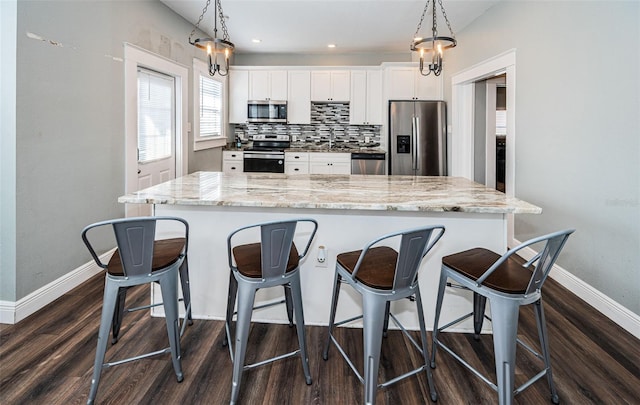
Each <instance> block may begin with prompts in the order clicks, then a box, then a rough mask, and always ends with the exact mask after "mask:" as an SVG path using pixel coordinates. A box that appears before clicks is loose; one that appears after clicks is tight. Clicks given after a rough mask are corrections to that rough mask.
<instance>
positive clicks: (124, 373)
mask: <svg viewBox="0 0 640 405" xmlns="http://www.w3.org/2000/svg"><path fill="white" fill-rule="evenodd" d="M102 289H103V278H102V277H101V276H99V277H95V278H94V279H92V280H89V281H88V282H86V283H85V284H83V285H82V286H80V287H78V288H76V289H75V290H73V291H71V292H70V293H69V294H66V295H65V296H63V297H61V298H60V299H59V300H57V301H55V302H54V303H52V304H51V305H49V306H48V307H47V308H45V309H43V310H41V311H39V312H37V313H36V314H34V315H32V316H30V317H29V318H27V319H25V320H23V321H22V322H20V323H18V324H16V325H1V326H0V404H2V405H12V404H81V403H85V402H86V400H87V395H88V393H89V386H90V381H91V372H92V367H93V359H94V355H95V344H96V339H97V331H98V325H99V318H100V311H101V306H102ZM148 297H149V287H148V286H142V287H138V288H136V289H134V290H131V291H130V293H129V294H128V297H127V303H128V304H129V305H130V304H144V303H145V302H147V301H148V300H149V298H148ZM544 302H545V309H546V316H547V325H548V329H549V338H550V344H551V362H552V365H553V372H554V380H555V383H556V386H557V388H558V393H559V395H560V401H561V403H563V404H640V366H639V364H640V344H639V341H638V339H636V338H634V337H633V336H632V335H630V334H629V333H627V332H625V331H624V330H622V329H621V328H619V327H618V326H616V325H615V324H614V323H613V322H611V321H610V320H608V319H607V318H605V317H604V316H603V315H601V314H600V313H598V312H597V311H596V310H594V309H593V308H591V307H590V306H589V305H587V304H586V303H585V302H583V301H581V300H580V299H579V298H577V297H576V296H575V295H573V294H571V293H569V292H568V291H567V290H565V289H564V288H563V287H561V286H559V285H558V284H557V283H555V282H554V281H553V280H549V281H548V282H547V285H546V286H545V291H544ZM445 303H446V298H445ZM164 328H165V326H164V320H163V319H162V318H160V319H158V318H151V317H150V316H149V315H148V313H147V312H146V311H138V312H136V313H132V314H128V315H126V316H125V319H124V322H123V329H122V332H121V334H122V338H121V340H120V341H119V342H118V343H117V344H116V345H113V346H111V345H110V346H109V348H108V350H107V359H117V358H122V357H124V356H129V355H132V354H135V353H142V352H144V351H145V350H149V349H152V348H162V347H165V346H167V338H166V332H165V329H164ZM223 331H224V328H223V323H222V322H220V321H204V320H195V321H194V324H193V325H192V326H188V327H187V331H186V333H185V335H184V336H183V338H182V356H183V360H182V364H183V369H184V374H185V378H184V381H183V382H182V383H177V382H176V379H175V375H174V373H173V368H172V366H171V361H170V358H169V355H161V356H157V357H154V358H151V359H145V360H141V361H137V362H133V363H128V364H125V365H121V366H117V367H112V368H110V369H107V370H105V371H103V373H102V379H101V382H100V387H99V390H98V397H97V403H102V404H116V403H118V404H123V403H124V404H181V405H188V404H224V403H228V402H229V397H230V390H231V360H230V358H229V352H228V350H227V348H225V347H222V345H221V342H222V337H223ZM519 334H520V337H521V338H522V339H524V340H525V341H527V342H529V343H533V344H534V345H535V347H537V332H536V325H535V318H534V316H533V311H532V310H531V309H530V308H523V309H522V312H521V320H520V329H519ZM336 335H337V338H338V339H339V340H340V341H341V342H343V345H344V347H345V349H346V350H347V352H348V353H349V354H350V355H351V356H353V359H354V360H355V363H356V366H357V367H359V368H360V369H362V360H361V356H362V350H361V341H362V335H361V330H359V329H349V328H340V329H339V330H338V331H337V332H336ZM442 336H443V340H445V338H446V342H447V343H448V344H449V345H450V346H451V347H452V348H453V349H454V350H456V351H457V352H458V353H460V354H461V355H463V357H464V358H466V359H467V360H468V361H469V362H470V363H472V364H473V365H475V366H477V367H479V368H480V369H481V370H483V371H484V372H485V373H486V374H487V375H489V376H490V378H492V379H493V378H495V373H494V367H493V349H492V340H491V336H490V335H483V336H482V338H481V339H480V341H475V340H474V339H473V337H472V336H471V335H465V334H454V333H448V334H443V335H442ZM325 339H326V329H325V328H323V327H317V326H308V327H307V342H308V345H309V356H310V366H311V375H312V377H313V384H312V385H310V386H307V385H306V384H305V382H304V376H303V373H302V367H301V364H300V360H299V358H298V357H294V358H290V359H287V360H283V361H280V362H277V363H273V364H271V365H267V366H263V367H260V368H256V369H253V370H248V371H245V373H244V378H243V381H242V391H241V396H240V402H241V403H243V404H358V403H362V398H363V396H362V391H363V387H362V385H361V384H360V382H359V381H358V379H357V378H356V377H355V376H354V375H353V373H352V372H351V370H350V369H349V367H348V366H347V364H346V363H345V362H344V361H343V360H342V358H341V357H340V355H339V353H338V352H337V350H336V349H335V347H332V349H331V352H330V355H329V360H328V361H324V360H322V355H321V353H322V348H323V345H324V342H325ZM249 344H250V347H251V348H252V349H251V350H249V351H248V353H247V361H249V362H252V361H255V360H257V359H259V358H265V357H267V356H270V355H273V354H276V353H282V352H285V351H287V350H293V349H295V348H296V347H297V340H296V336H295V329H294V328H289V327H288V326H286V325H272V324H254V325H253V327H252V332H251V336H250V343H249ZM419 362H420V356H419V354H418V353H417V352H416V351H415V350H414V349H413V347H411V346H410V343H408V342H407V341H406V339H404V338H403V336H402V334H401V333H400V332H398V331H390V333H389V336H388V337H387V339H385V341H384V342H383V349H382V357H381V367H380V375H379V378H380V381H382V380H386V379H388V378H390V377H394V376H396V375H398V374H400V373H403V372H406V371H408V370H409V369H411V368H413V367H417V365H418V364H419ZM539 367H540V362H539V361H538V360H537V359H536V358H534V357H533V356H532V355H530V354H529V353H528V352H526V351H525V350H520V349H519V350H518V368H517V374H516V384H521V383H522V382H523V381H525V380H526V379H527V377H528V376H532V375H534V374H535V373H536V371H537V370H538V369H539ZM433 373H434V378H435V382H436V388H437V391H438V395H439V399H438V403H440V404H493V403H497V394H496V393H495V392H494V391H493V390H491V388H489V387H488V386H487V385H486V384H485V383H483V382H482V381H481V380H480V379H478V378H477V377H475V376H473V375H472V374H471V373H470V372H468V371H467V370H466V369H464V368H463V367H462V366H460V365H459V364H458V363H457V362H456V361H455V360H453V359H452V358H451V357H450V356H449V355H447V354H446V353H444V352H442V351H439V352H438V358H437V368H436V369H435V370H434V371H433ZM428 398H429V397H428V389H427V386H426V378H425V377H424V374H420V375H419V376H414V377H411V378H408V379H405V380H404V381H402V382H399V383H397V384H394V385H392V386H390V387H388V388H386V389H381V390H379V391H378V396H377V403H378V404H394V405H396V404H403V405H406V404H426V403H430V401H429V399H428ZM516 403H517V404H547V403H550V401H549V391H548V388H547V384H546V380H545V379H542V380H540V381H538V382H536V383H535V384H534V385H533V386H531V387H530V388H528V389H527V390H525V391H524V392H523V393H521V394H520V395H519V396H517V397H516Z"/></svg>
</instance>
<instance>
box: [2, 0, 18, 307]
mask: <svg viewBox="0 0 640 405" xmlns="http://www.w3.org/2000/svg"><path fill="white" fill-rule="evenodd" d="M16 21H17V2H16V1H15V0H11V1H10V0H5V1H0V41H1V42H0V89H1V91H0V300H7V301H15V292H16V291H15V290H16V272H15V268H16Z"/></svg>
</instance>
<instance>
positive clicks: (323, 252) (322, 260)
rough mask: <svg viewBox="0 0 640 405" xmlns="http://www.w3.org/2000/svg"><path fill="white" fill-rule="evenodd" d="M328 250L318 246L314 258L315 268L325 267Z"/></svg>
mask: <svg viewBox="0 0 640 405" xmlns="http://www.w3.org/2000/svg"><path fill="white" fill-rule="evenodd" d="M328 255H329V249H327V248H326V246H324V245H320V246H318V256H317V257H316V261H317V263H316V266H317V267H327V262H328Z"/></svg>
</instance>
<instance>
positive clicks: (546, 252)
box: [476, 229, 575, 295]
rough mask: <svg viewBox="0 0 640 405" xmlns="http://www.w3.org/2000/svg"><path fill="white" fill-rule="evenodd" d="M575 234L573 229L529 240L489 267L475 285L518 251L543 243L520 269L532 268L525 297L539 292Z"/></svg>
mask: <svg viewBox="0 0 640 405" xmlns="http://www.w3.org/2000/svg"><path fill="white" fill-rule="evenodd" d="M573 232H575V229H567V230H564V231H558V232H554V233H550V234H547V235H543V236H539V237H537V238H533V239H529V240H528V241H526V242H524V243H522V244H520V245H518V246H516V247H514V248H513V249H510V250H508V251H507V253H505V254H504V255H502V257H500V259H498V260H497V261H496V262H495V263H493V264H492V265H491V267H489V268H488V269H487V271H485V272H484V273H483V274H482V276H480V278H478V280H476V283H477V285H480V284H482V283H484V281H485V280H486V279H487V278H488V277H489V276H490V275H491V273H493V272H494V271H495V270H496V269H498V268H499V267H500V266H501V265H502V264H503V263H504V262H506V261H507V259H508V258H509V257H510V256H511V255H514V254H516V253H517V252H518V251H519V250H522V249H524V248H526V247H528V246H531V245H536V244H539V243H544V246H543V247H542V249H540V252H539V253H538V254H536V255H535V256H533V257H532V258H531V259H530V260H529V261H527V262H526V263H524V264H523V265H522V267H524V268H531V266H534V267H533V271H532V274H531V279H530V280H529V284H528V285H527V289H526V291H525V295H528V294H531V293H533V292H535V291H539V290H540V289H541V288H542V285H543V284H544V282H545V280H546V279H547V276H548V275H549V272H551V268H552V267H553V264H554V263H555V262H556V259H557V258H558V256H559V255H560V251H561V250H562V248H563V247H564V244H565V243H566V242H567V239H568V238H569V235H571V234H572V233H573Z"/></svg>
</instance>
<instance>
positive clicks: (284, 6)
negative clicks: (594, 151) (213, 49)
mask: <svg viewBox="0 0 640 405" xmlns="http://www.w3.org/2000/svg"><path fill="white" fill-rule="evenodd" d="M160 1H161V2H162V3H164V4H166V5H167V6H168V7H169V8H171V9H172V10H173V11H175V12H176V13H178V14H179V15H181V16H182V17H184V19H185V20H187V21H189V22H190V23H191V24H195V23H196V22H197V21H198V17H199V16H200V14H201V13H202V9H203V7H204V6H205V4H206V0H160ZM214 1H215V0H212V2H211V5H210V6H209V10H208V11H207V14H206V15H205V17H204V19H203V21H202V23H201V24H200V27H201V28H203V30H204V31H205V32H206V33H208V34H209V35H210V36H211V37H213V14H214V10H213V9H214V5H213V2H214ZM499 1H503V0H443V5H444V7H445V11H446V13H447V16H448V17H449V21H450V22H451V26H452V28H453V30H454V33H458V32H460V31H461V30H462V29H463V28H464V27H466V26H467V25H468V24H469V23H471V22H472V21H473V20H474V19H476V18H477V17H478V16H480V15H481V14H483V13H484V12H485V11H486V10H487V9H489V8H490V7H491V6H493V5H494V4H496V3H498V2H499ZM425 3H426V1H424V0H423V1H414V0H275V1H271V0H221V5H222V9H223V11H224V15H225V16H226V17H227V18H226V24H227V28H228V31H229V37H230V40H231V42H233V43H234V44H235V46H236V52H238V53H307V54H322V53H329V52H334V53H354V52H359V53H376V52H378V53H379V52H382V53H395V52H405V51H406V52H409V45H410V43H411V40H412V38H413V35H414V33H415V31H416V28H417V26H418V22H419V21H420V15H421V14H422V11H423V9H424V6H425ZM436 6H437V8H438V10H439V5H436ZM429 9H431V6H429ZM436 15H437V16H438V19H439V20H438V33H439V34H440V35H449V31H448V29H447V27H446V24H445V23H444V20H443V19H442V14H441V13H440V11H438V12H437V13H436ZM430 33H431V16H430V13H429V12H428V13H427V15H426V16H425V21H424V23H423V27H422V29H421V30H420V34H422V35H420V36H423V37H428V36H431V35H430ZM188 35H189V33H185V42H186V41H187V38H188ZM195 37H197V35H196V36H195ZM218 38H222V30H221V29H220V24H219V23H218ZM253 39H260V40H261V42H260V43H258V44H256V43H253V42H252V40H253ZM330 43H332V44H335V45H336V48H333V49H330V48H327V45H328V44H330Z"/></svg>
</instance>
